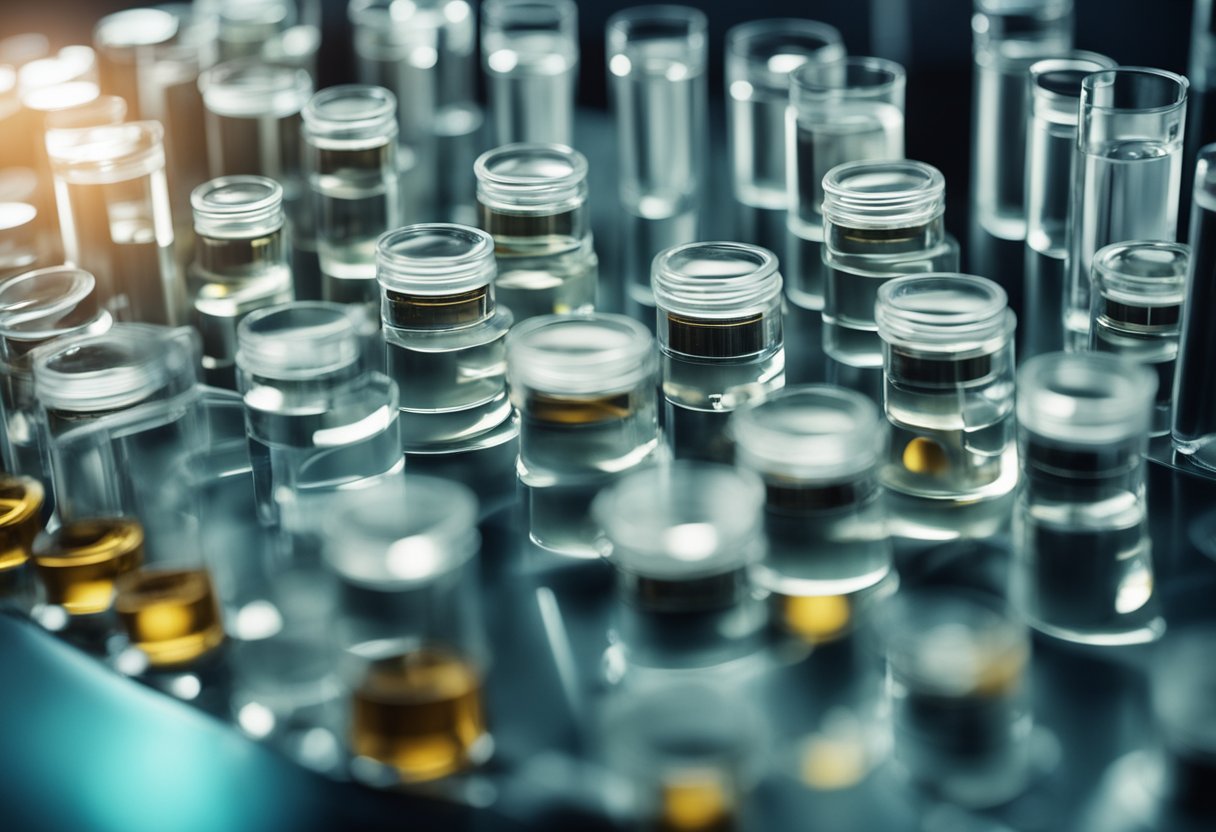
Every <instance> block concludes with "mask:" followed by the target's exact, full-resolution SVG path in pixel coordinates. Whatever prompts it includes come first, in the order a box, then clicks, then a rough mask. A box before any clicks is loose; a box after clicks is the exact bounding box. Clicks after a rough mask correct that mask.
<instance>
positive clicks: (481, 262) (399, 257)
mask: <svg viewBox="0 0 1216 832" xmlns="http://www.w3.org/2000/svg"><path fill="white" fill-rule="evenodd" d="M497 271H498V269H497V266H496V265H495V261H494V238H493V237H491V236H490V235H489V234H487V233H486V232H485V231H482V230H481V229H478V228H470V227H469V226H465V225H455V224H451V223H440V222H433V223H418V224H416V225H407V226H406V227H405V228H399V229H397V230H396V231H389V232H387V233H385V234H384V235H383V236H381V237H380V241H379V243H377V244H376V277H377V279H379V281H380V285H381V286H383V287H384V288H385V289H389V290H391V291H394V292H400V293H402V294H405V295H458V294H461V293H463V292H470V291H473V290H474V289H479V288H481V287H482V286H487V285H489V284H490V283H491V282H492V281H493V280H494V276H495V274H497Z"/></svg>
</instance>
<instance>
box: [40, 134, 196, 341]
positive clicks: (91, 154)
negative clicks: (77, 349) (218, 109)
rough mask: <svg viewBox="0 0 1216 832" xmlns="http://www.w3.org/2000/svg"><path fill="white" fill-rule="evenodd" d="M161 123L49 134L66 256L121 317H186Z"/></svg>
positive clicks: (171, 319) (170, 319)
mask: <svg viewBox="0 0 1216 832" xmlns="http://www.w3.org/2000/svg"><path fill="white" fill-rule="evenodd" d="M163 133H164V131H163V129H162V128H161V126H160V124H159V123H157V122H154V121H137V122H131V123H128V124H115V125H111V126H108V127H94V128H85V129H80V130H54V131H52V132H50V133H49V134H48V135H47V140H46V146H47V154H48V156H50V160H51V170H52V172H53V174H54V180H55V201H56V202H57V203H58V207H59V227H60V231H61V232H62V235H63V249H64V255H65V257H66V259H67V261H68V263H70V264H72V265H75V266H79V267H80V268H82V269H85V270H86V271H88V272H90V273H92V274H93V276H94V277H95V278H96V279H97V287H98V290H99V291H98V294H99V295H100V297H101V300H102V302H103V303H104V304H105V305H106V307H107V308H108V309H110V311H111V312H113V313H114V316H115V317H116V318H117V319H119V320H129V321H139V322H146V323H162V324H164V323H168V324H173V323H178V322H180V321H183V320H185V317H186V315H185V306H186V303H185V286H184V281H183V280H182V279H181V276H180V275H179V274H178V271H177V263H176V262H175V261H174V258H173V217H172V215H171V212H170V210H169V190H168V185H167V183H166V180H165V149H164V144H163V143H162V136H163Z"/></svg>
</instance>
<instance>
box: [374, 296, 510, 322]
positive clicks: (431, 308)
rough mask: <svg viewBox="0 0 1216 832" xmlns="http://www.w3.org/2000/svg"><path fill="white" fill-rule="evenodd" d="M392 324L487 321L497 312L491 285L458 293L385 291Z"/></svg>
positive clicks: (387, 312)
mask: <svg viewBox="0 0 1216 832" xmlns="http://www.w3.org/2000/svg"><path fill="white" fill-rule="evenodd" d="M384 297H385V300H386V303H385V317H386V318H387V321H386V323H387V324H388V325H389V326H394V327H400V328H401V329H442V328H444V327H450V326H464V325H468V324H475V323H478V322H480V321H484V320H485V319H486V318H488V317H490V315H491V314H492V313H493V312H494V300H493V298H492V297H491V295H490V287H489V286H488V285H487V286H478V287H477V288H476V289H472V290H470V291H468V292H461V293H460V294H456V295H406V294H402V293H400V292H392V291H386V292H385V293H384Z"/></svg>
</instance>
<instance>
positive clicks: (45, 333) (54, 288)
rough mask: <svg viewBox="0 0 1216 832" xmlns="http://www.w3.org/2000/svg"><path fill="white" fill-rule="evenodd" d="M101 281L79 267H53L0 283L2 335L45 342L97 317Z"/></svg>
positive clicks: (0, 330) (17, 339) (20, 339)
mask: <svg viewBox="0 0 1216 832" xmlns="http://www.w3.org/2000/svg"><path fill="white" fill-rule="evenodd" d="M99 312H101V306H100V304H99V303H98V299H97V280H96V278H94V277H93V275H92V273H90V272H87V271H85V270H84V269H80V268H76V267H75V266H67V265H64V266H50V267H47V268H44V269H34V270H32V271H28V272H23V273H22V274H19V275H15V276H13V277H10V278H9V279H8V280H5V281H4V282H3V283H0V337H4V338H7V339H11V340H14V341H44V340H47V339H49V338H54V337H55V336H57V335H60V334H63V333H65V332H71V331H73V330H75V329H77V328H79V326H80V325H81V324H85V323H88V322H89V321H92V320H94V319H96V317H97V315H98V313H99Z"/></svg>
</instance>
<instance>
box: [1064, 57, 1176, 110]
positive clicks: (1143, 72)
mask: <svg viewBox="0 0 1216 832" xmlns="http://www.w3.org/2000/svg"><path fill="white" fill-rule="evenodd" d="M1133 80H1143V81H1147V82H1148V83H1150V84H1153V85H1154V86H1156V87H1157V88H1156V89H1155V90H1153V91H1152V92H1154V93H1165V92H1172V93H1173V95H1170V96H1165V97H1163V98H1162V99H1161V103H1159V104H1149V105H1146V106H1141V105H1129V104H1116V103H1114V102H1113V101H1110V102H1100V101H1095V100H1094V97H1095V96H1096V95H1098V94H1099V93H1106V94H1108V95H1110V96H1112V97H1117V96H1118V95H1119V94H1120V90H1119V89H1116V87H1117V86H1118V85H1119V83H1120V82H1121V81H1122V82H1124V85H1126V83H1128V82H1131V81H1133ZM1190 85H1191V82H1190V81H1189V80H1187V78H1186V77H1185V76H1183V75H1179V74H1178V73H1176V72H1170V71H1169V70H1166V69H1157V68H1155V67H1146V66H1118V67H1114V68H1112V69H1103V70H1100V71H1098V72H1095V73H1092V74H1090V75H1087V76H1085V78H1084V79H1083V80H1082V81H1081V110H1082V111H1086V110H1090V111H1095V112H1100V113H1138V114H1143V115H1148V114H1151V113H1167V112H1170V111H1171V110H1177V109H1179V108H1181V107H1185V106H1186V99H1187V90H1188V88H1189V87H1190Z"/></svg>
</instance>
